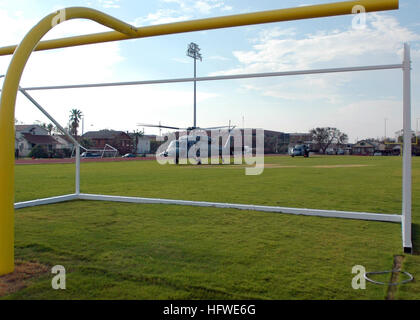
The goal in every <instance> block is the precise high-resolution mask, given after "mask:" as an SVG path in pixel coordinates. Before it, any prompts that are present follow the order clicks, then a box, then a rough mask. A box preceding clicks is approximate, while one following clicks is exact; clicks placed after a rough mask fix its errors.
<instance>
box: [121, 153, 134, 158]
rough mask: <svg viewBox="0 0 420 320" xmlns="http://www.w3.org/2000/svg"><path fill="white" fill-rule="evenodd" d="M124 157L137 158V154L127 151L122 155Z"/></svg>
mask: <svg viewBox="0 0 420 320" xmlns="http://www.w3.org/2000/svg"><path fill="white" fill-rule="evenodd" d="M122 157H123V158H136V157H137V155H135V154H134V153H126V154H125V155H123V156H122Z"/></svg>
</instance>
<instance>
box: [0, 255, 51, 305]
mask: <svg viewBox="0 0 420 320" xmlns="http://www.w3.org/2000/svg"><path fill="white" fill-rule="evenodd" d="M48 271H49V268H48V267H47V266H45V265H42V264H39V263H37V262H24V261H16V263H15V271H14V272H13V273H10V274H7V275H5V276H1V277H0V297H3V296H6V295H9V294H11V293H14V292H17V291H19V290H21V289H23V288H26V287H27V285H28V283H29V282H30V281H31V279H33V278H35V277H38V276H40V275H42V274H44V273H47V272H48Z"/></svg>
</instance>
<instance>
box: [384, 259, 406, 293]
mask: <svg viewBox="0 0 420 320" xmlns="http://www.w3.org/2000/svg"><path fill="white" fill-rule="evenodd" d="M403 260H404V256H398V255H397V256H394V265H393V266H392V270H393V272H392V273H391V280H390V281H389V282H390V283H397V282H398V279H399V278H400V271H401V268H402V264H403ZM396 292H397V286H392V285H390V286H388V292H387V294H386V300H394V297H395V293H396Z"/></svg>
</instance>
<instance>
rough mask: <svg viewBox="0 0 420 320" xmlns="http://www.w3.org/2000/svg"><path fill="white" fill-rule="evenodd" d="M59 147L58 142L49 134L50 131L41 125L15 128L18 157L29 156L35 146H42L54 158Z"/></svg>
mask: <svg viewBox="0 0 420 320" xmlns="http://www.w3.org/2000/svg"><path fill="white" fill-rule="evenodd" d="M57 145H58V142H57V140H55V139H54V138H53V137H51V136H50V135H49V134H48V130H46V129H44V128H42V127H41V126H39V125H36V124H34V125H16V126H15V150H16V156H18V157H27V156H29V154H30V152H31V151H32V149H33V148H34V147H35V146H42V147H43V148H44V150H45V152H46V153H48V155H49V156H51V157H52V156H53V154H54V153H55V149H56V147H57Z"/></svg>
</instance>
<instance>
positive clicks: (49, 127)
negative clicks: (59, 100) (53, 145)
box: [47, 123, 54, 135]
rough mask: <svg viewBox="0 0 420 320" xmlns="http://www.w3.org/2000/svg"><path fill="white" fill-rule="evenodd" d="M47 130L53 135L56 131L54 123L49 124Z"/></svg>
mask: <svg viewBox="0 0 420 320" xmlns="http://www.w3.org/2000/svg"><path fill="white" fill-rule="evenodd" d="M47 131H48V134H49V135H52V133H53V131H54V125H53V124H52V123H50V124H48V125H47Z"/></svg>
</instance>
